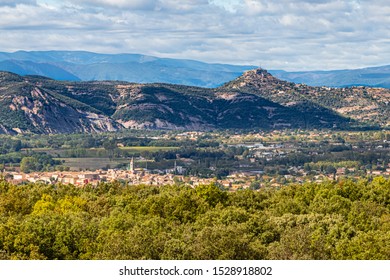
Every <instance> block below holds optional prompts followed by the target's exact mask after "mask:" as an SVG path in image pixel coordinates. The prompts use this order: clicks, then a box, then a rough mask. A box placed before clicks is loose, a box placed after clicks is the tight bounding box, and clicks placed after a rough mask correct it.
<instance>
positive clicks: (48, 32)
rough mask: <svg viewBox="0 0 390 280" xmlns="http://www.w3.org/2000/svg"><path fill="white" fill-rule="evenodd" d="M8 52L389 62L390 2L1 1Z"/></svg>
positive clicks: (270, 63) (279, 64)
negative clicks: (74, 51)
mask: <svg viewBox="0 0 390 280" xmlns="http://www.w3.org/2000/svg"><path fill="white" fill-rule="evenodd" d="M0 34H1V35H0V51H7V52H12V51H17V50H87V51H93V52H103V53H141V54H147V55H155V56H160V57H171V58H187V59H196V60H201V61H205V62H219V63H232V64H250V65H256V66H261V67H263V68H266V69H284V70H316V69H323V70H325V69H344V68H358V67H367V66H377V65H386V64H390V2H389V1H388V0H344V1H341V0H272V1H271V0H187V1H186V0H127V1H126V0H68V1H59V0H0Z"/></svg>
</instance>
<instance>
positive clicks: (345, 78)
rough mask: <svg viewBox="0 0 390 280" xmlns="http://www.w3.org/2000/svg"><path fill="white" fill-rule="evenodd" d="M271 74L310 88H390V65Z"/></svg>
mask: <svg viewBox="0 0 390 280" xmlns="http://www.w3.org/2000/svg"><path fill="white" fill-rule="evenodd" d="M270 73H271V74H272V75H274V76H275V77H277V78H279V79H282V80H286V81H289V82H294V83H297V84H307V85H310V86H328V87H350V86H369V87H381V88H390V65H385V66H379V67H369V68H362V69H349V70H333V71H299V72H287V71H281V70H273V71H272V70H271V71H270Z"/></svg>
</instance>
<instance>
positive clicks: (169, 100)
mask: <svg viewBox="0 0 390 280" xmlns="http://www.w3.org/2000/svg"><path fill="white" fill-rule="evenodd" d="M389 101H390V91H389V90H385V89H374V88H365V87H355V88H348V89H331V88H324V87H320V88H319V87H309V86H304V85H296V84H293V83H289V82H285V81H281V80H279V79H277V78H275V77H273V76H272V75H270V74H269V73H268V72H267V71H265V70H263V69H257V70H251V71H248V72H246V73H245V74H243V75H242V76H240V77H239V78H237V79H235V80H233V81H232V82H229V83H227V84H225V85H223V86H221V87H218V88H200V87H190V86H183V85H174V84H157V83H155V84H136V83H129V82H119V81H94V82H70V81H67V82H65V81H56V80H52V79H49V78H45V77H41V76H24V77H22V76H19V75H16V74H13V73H9V72H0V104H1V106H2V110H1V111H0V132H1V133H7V134H12V133H28V132H32V133H70V132H103V131H115V130H119V129H123V128H149V129H191V130H208V129H279V128H337V129H350V128H355V127H382V128H386V127H389V124H390V121H389V117H390V112H389V108H388V106H387V105H388V102H389Z"/></svg>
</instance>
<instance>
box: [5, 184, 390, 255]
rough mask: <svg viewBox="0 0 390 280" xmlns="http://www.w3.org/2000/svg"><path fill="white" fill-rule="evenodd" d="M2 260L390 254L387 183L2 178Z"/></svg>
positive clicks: (389, 191) (389, 187)
mask: <svg viewBox="0 0 390 280" xmlns="http://www.w3.org/2000/svg"><path fill="white" fill-rule="evenodd" d="M0 257H1V258H2V259H386V260H387V259H390V180H386V179H384V178H381V177H378V178H375V179H373V180H372V181H367V180H362V181H359V182H353V181H340V182H335V181H332V182H331V181H330V182H325V183H321V184H315V183H307V184H304V185H290V186H286V187H284V188H282V189H261V190H259V191H249V190H243V191H237V192H225V191H222V190H220V189H219V188H218V187H217V186H216V185H213V184H212V185H203V186H199V187H197V188H195V189H192V188H186V187H183V186H176V185H174V186H161V187H156V186H127V185H122V184H120V183H119V182H114V183H102V184H100V185H99V186H98V187H95V188H93V187H89V186H87V187H85V188H77V187H74V186H71V185H43V184H29V185H20V186H16V185H12V184H10V183H8V182H6V181H1V182H0Z"/></svg>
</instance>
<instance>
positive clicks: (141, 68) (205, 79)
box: [0, 51, 256, 87]
mask: <svg viewBox="0 0 390 280" xmlns="http://www.w3.org/2000/svg"><path fill="white" fill-rule="evenodd" d="M254 68H256V67H255V66H236V65H227V64H208V63H203V62H199V61H194V60H183V59H169V58H158V57H153V56H146V55H140V54H98V53H92V52H84V51H32V52H26V51H18V52H14V53H5V52H0V71H9V72H13V73H16V74H19V75H40V76H46V77H49V78H52V79H56V80H63V81H64V80H65V81H102V80H111V81H116V80H117V81H127V82H135V83H153V82H163V83H172V84H182V85H193V86H201V87H216V86H219V85H221V84H223V83H225V82H227V81H230V80H232V79H234V78H236V77H238V76H239V75H241V74H242V73H243V72H244V71H246V70H250V69H254Z"/></svg>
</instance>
